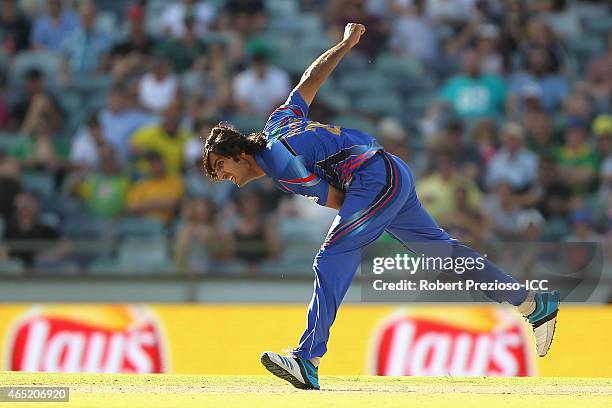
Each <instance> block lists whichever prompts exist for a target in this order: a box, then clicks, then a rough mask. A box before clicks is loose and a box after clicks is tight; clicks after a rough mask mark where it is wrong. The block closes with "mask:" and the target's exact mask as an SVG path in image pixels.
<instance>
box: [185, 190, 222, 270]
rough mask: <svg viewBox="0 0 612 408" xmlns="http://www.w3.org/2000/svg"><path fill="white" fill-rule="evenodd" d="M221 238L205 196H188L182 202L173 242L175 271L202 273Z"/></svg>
mask: <svg viewBox="0 0 612 408" xmlns="http://www.w3.org/2000/svg"><path fill="white" fill-rule="evenodd" d="M224 238H226V237H222V236H221V235H220V233H219V231H218V229H217V227H216V225H215V209H214V206H213V204H212V202H211V201H209V200H207V199H205V198H192V199H190V200H188V201H186V202H185V203H184V205H183V209H182V214H181V221H180V224H179V227H178V229H177V232H176V238H175V241H174V263H175V265H176V269H177V271H179V272H182V273H187V274H195V273H203V272H205V271H207V270H210V268H211V266H212V263H211V259H213V258H215V256H216V255H217V253H218V252H219V250H220V248H219V242H220V240H221V239H224Z"/></svg>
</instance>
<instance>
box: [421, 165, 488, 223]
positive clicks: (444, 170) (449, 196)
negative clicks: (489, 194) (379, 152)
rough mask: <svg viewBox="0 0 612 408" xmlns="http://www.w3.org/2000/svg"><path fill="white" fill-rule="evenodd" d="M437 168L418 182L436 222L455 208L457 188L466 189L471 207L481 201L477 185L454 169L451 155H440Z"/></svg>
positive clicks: (423, 198) (424, 204) (424, 200)
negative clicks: (454, 198)
mask: <svg viewBox="0 0 612 408" xmlns="http://www.w3.org/2000/svg"><path fill="white" fill-rule="evenodd" d="M435 165H436V168H435V170H434V171H433V172H432V174H430V175H428V176H425V177H423V178H422V179H421V180H420V181H418V182H417V185H416V190H417V194H418V196H419V198H420V199H421V202H422V203H423V206H425V207H426V208H427V211H429V213H430V214H431V215H432V217H434V218H435V219H436V220H438V219H440V218H442V216H443V215H444V214H446V213H448V212H450V211H452V210H453V208H454V200H453V197H454V194H455V191H456V189H457V188H459V187H462V188H465V189H466V191H467V195H468V201H469V203H470V205H471V206H474V205H476V203H478V201H479V199H480V191H479V190H478V187H476V184H475V183H474V182H472V181H470V180H469V179H468V178H466V177H464V176H463V175H462V174H461V173H458V172H456V171H455V169H454V168H453V163H452V158H451V157H450V156H449V155H444V154H442V155H440V156H438V157H437V160H436V162H435Z"/></svg>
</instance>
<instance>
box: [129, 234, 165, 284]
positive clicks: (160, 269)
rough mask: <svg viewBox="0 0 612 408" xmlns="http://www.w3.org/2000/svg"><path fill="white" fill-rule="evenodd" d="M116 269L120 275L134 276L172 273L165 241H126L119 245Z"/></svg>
mask: <svg viewBox="0 0 612 408" xmlns="http://www.w3.org/2000/svg"><path fill="white" fill-rule="evenodd" d="M117 267H118V268H119V271H120V272H121V273H127V274H134V275H147V274H164V273H166V274H167V273H173V272H174V265H173V264H172V262H171V261H170V258H169V256H168V245H167V242H166V240H165V239H157V240H150V239H147V240H142V239H138V240H137V239H127V240H123V241H122V242H121V243H120V244H119V248H118V250H117Z"/></svg>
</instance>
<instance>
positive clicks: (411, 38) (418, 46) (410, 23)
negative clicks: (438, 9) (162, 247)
mask: <svg viewBox="0 0 612 408" xmlns="http://www.w3.org/2000/svg"><path fill="white" fill-rule="evenodd" d="M399 11H400V13H401V14H400V15H398V16H397V17H396V18H395V19H394V20H393V23H392V26H391V37H390V39H389V45H390V47H391V49H392V50H393V51H395V52H396V53H398V54H406V55H409V56H411V57H415V58H418V59H419V60H420V61H422V62H424V63H433V62H434V61H435V59H436V58H437V56H438V52H439V50H438V33H437V31H436V26H435V23H434V22H433V21H432V20H431V19H430V18H429V17H428V16H427V15H426V13H425V12H426V2H425V0H415V1H414V2H413V3H412V5H411V6H410V7H399Z"/></svg>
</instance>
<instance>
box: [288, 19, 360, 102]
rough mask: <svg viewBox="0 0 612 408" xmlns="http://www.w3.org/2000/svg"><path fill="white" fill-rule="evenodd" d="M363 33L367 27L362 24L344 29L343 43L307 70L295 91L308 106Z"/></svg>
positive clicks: (326, 53)
mask: <svg viewBox="0 0 612 408" xmlns="http://www.w3.org/2000/svg"><path fill="white" fill-rule="evenodd" d="M363 33H365V26H363V25H362V24H356V23H349V24H347V25H346V27H344V38H343V39H342V41H340V42H339V43H338V44H336V45H335V46H333V47H332V48H330V49H329V50H327V51H325V52H324V53H323V54H321V56H320V57H319V58H317V59H316V60H315V61H314V62H313V63H312V64H310V66H309V67H308V69H306V71H305V72H304V74H303V75H302V78H301V79H300V83H299V84H298V85H297V86H296V87H295V90H296V91H298V92H299V93H300V95H302V98H304V100H305V101H306V103H307V104H308V105H310V104H311V103H312V101H313V99H314V97H315V95H316V94H317V91H318V90H319V88H320V87H321V85H323V82H325V80H326V79H327V77H328V76H329V74H331V73H332V71H333V70H334V68H336V66H337V65H338V63H339V62H340V60H341V59H342V57H344V56H345V55H346V53H347V52H348V51H349V50H350V49H351V48H353V47H354V46H355V45H357V43H358V42H359V39H360V38H361V36H362V34H363Z"/></svg>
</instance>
